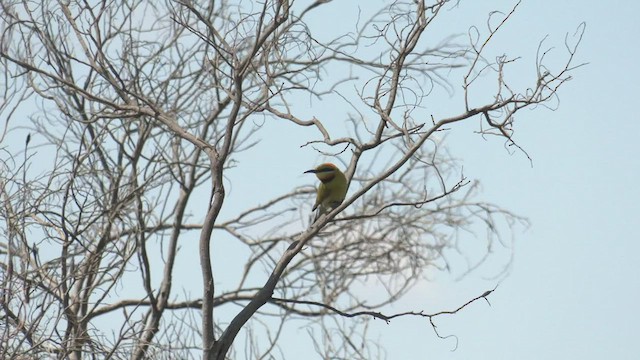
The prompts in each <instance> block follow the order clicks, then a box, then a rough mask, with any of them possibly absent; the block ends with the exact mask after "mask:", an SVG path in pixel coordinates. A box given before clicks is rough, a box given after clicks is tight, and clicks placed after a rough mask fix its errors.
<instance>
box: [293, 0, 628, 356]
mask: <svg viewBox="0 0 640 360" xmlns="http://www.w3.org/2000/svg"><path fill="white" fill-rule="evenodd" d="M514 3H515V2H514V1H483V2H472V1H462V2H461V3H460V6H459V9H457V10H456V11H457V13H456V15H455V17H454V18H455V21H454V20H449V21H451V22H450V23H449V22H447V23H444V24H442V23H441V24H436V26H439V27H441V28H442V29H448V28H451V29H452V30H451V31H454V30H453V29H455V31H464V30H465V29H466V27H467V24H468V23H474V24H477V25H479V26H482V25H484V19H485V17H486V15H487V14H488V12H489V11H490V10H494V9H499V10H502V11H508V10H509V9H510V7H511V6H512V5H513V4H514ZM346 9H347V7H345V8H344V11H343V10H340V5H339V4H337V3H336V4H331V5H329V6H327V9H325V10H324V11H325V12H327V14H332V16H337V17H338V19H337V20H335V21H336V22H339V20H340V19H341V18H345V19H346V18H348V17H349V12H348V11H347V10H346ZM639 13H640V4H639V3H638V2H634V1H612V2H608V3H603V2H596V1H555V0H544V1H523V3H522V4H521V5H520V7H519V8H518V10H517V12H516V14H515V16H514V18H513V19H512V20H511V21H510V22H509V23H508V24H507V25H506V27H505V29H504V31H502V32H501V33H500V34H499V36H497V37H496V39H495V41H494V43H493V45H492V46H491V49H492V50H493V51H495V52H496V54H501V53H503V52H506V53H508V54H509V55H512V56H522V60H521V62H522V63H523V66H525V67H523V68H522V69H523V72H522V73H517V72H516V73H513V74H511V76H513V78H515V80H516V81H517V80H518V79H517V78H518V77H522V78H523V81H525V80H530V78H531V76H532V75H533V74H532V73H531V71H532V70H533V67H532V66H531V62H532V61H534V59H535V51H536V47H537V44H538V41H539V40H541V39H542V38H543V37H544V36H545V35H549V38H548V40H547V43H548V44H551V45H553V46H555V47H556V50H554V51H555V53H554V54H556V55H559V56H560V55H564V53H563V50H564V49H563V41H564V36H565V34H566V33H569V34H573V32H574V31H575V29H576V27H577V26H578V25H579V24H580V23H581V22H582V21H585V22H586V23H587V30H586V33H585V36H584V40H583V42H582V44H581V46H580V48H579V50H578V53H577V59H578V62H588V63H589V64H588V65H587V66H585V67H582V68H580V69H578V70H576V71H575V72H574V74H573V75H574V79H573V80H572V81H570V82H569V83H567V84H566V86H564V87H563V88H562V89H561V91H560V101H561V103H560V106H559V108H558V109H557V110H556V111H549V110H546V109H542V108H540V109H537V110H535V111H523V112H521V113H519V114H518V124H517V125H516V126H517V135H516V136H517V140H518V143H519V144H520V145H521V146H523V147H524V148H525V149H526V151H527V152H528V154H529V155H530V156H531V157H532V159H533V167H531V165H530V163H529V161H528V160H527V159H526V158H525V157H524V156H523V155H522V154H520V153H515V154H514V155H510V154H509V153H508V152H507V151H506V150H505V149H504V147H503V146H502V142H500V141H484V140H483V139H482V138H480V137H478V136H473V135H471V134H470V132H471V131H472V130H473V128H464V127H460V129H459V130H458V131H461V132H463V133H462V134H455V130H454V131H453V133H454V134H455V135H454V134H450V138H449V140H450V141H449V145H450V150H451V151H452V153H453V154H454V155H456V156H457V157H458V158H460V159H462V160H463V164H464V169H465V175H466V176H468V177H469V178H472V179H478V180H479V181H481V183H482V186H483V193H482V195H481V196H480V198H482V199H485V200H488V201H491V202H494V203H497V204H499V205H502V206H504V207H505V208H507V209H510V210H512V211H514V212H516V213H517V214H520V215H523V216H526V217H528V218H529V219H530V221H531V227H530V229H529V230H527V231H518V232H517V233H516V240H515V248H514V261H513V264H512V270H511V272H510V274H509V276H508V277H507V278H506V279H504V280H503V281H502V283H501V284H500V286H499V288H498V290H497V291H496V292H495V293H494V294H492V295H491V296H490V301H491V304H492V306H488V305H487V304H486V303H484V302H478V303H475V304H474V305H472V306H470V307H468V308H466V309H465V310H463V311H462V312H460V313H459V314H457V315H454V316H450V317H441V318H438V319H437V320H436V323H437V325H438V329H439V331H440V332H441V333H442V334H443V335H449V334H453V335H456V336H457V337H458V339H459V343H458V348H457V349H456V350H455V351H453V352H452V351H451V350H452V348H453V347H454V346H455V341H454V340H452V339H449V340H441V339H438V338H437V337H436V336H435V335H434V333H433V330H432V329H431V327H430V326H429V324H428V323H427V322H425V321H423V320H420V319H417V318H413V319H411V318H406V319H401V320H396V321H392V322H391V324H389V325H387V324H385V323H383V322H381V321H378V322H374V324H375V325H374V326H373V328H372V331H373V333H374V334H377V338H378V339H380V343H381V344H382V345H383V346H385V347H386V349H387V355H388V358H389V359H427V358H430V359H493V360H495V359H603V358H610V359H635V358H638V357H639V356H640V348H639V347H638V346H637V344H636V343H635V341H636V340H637V339H638V334H639V333H640V330H639V329H638V324H639V323H640V310H638V308H637V304H638V301H639V299H640V265H639V264H640V261H638V254H639V253H640V230H638V226H637V224H638V216H639V214H640V205H638V201H639V200H640V190H638V185H637V181H638V178H639V177H640V162H639V161H638V159H637V156H638V155H639V154H640V145H639V143H638V140H637V137H638V136H639V135H640V119H639V116H638V111H637V106H638V99H637V96H638V95H639V94H640V76H639V75H638V72H637V71H636V70H635V69H636V67H637V64H636V63H637V61H638V58H639V56H640V52H639V50H640V42H639V41H638V39H637V37H638V36H639V35H640V22H638V20H637V14H639ZM448 19H452V18H451V17H448ZM345 21H346V20H345ZM527 66H528V68H527ZM527 71H529V72H527ZM454 85H455V86H457V84H454ZM456 91H457V92H459V91H460V88H459V86H458V87H457V90H456ZM309 155H312V154H309ZM451 277H453V276H451ZM436 278H437V281H436V282H435V283H425V284H423V285H422V286H420V287H418V288H416V289H415V291H413V292H412V293H411V294H410V295H409V296H408V297H407V298H406V299H404V300H403V301H401V303H399V304H397V305H395V306H394V307H392V308H390V310H393V311H397V312H401V311H407V310H425V312H435V311H439V310H448V309H452V308H455V307H457V306H458V305H460V304H461V303H464V302H465V301H466V300H467V299H469V298H472V297H474V296H477V295H479V294H481V293H482V292H483V291H484V290H487V289H490V288H492V287H493V285H495V283H496V281H495V280H486V279H485V275H484V274H482V271H479V272H476V273H472V274H470V275H468V276H467V277H466V278H464V279H463V280H462V281H448V280H447V278H448V276H446V275H443V274H440V275H438V276H436ZM374 338H376V337H374ZM284 346H285V347H287V345H284ZM300 351H301V352H300V355H301V356H303V354H305V350H304V349H300Z"/></svg>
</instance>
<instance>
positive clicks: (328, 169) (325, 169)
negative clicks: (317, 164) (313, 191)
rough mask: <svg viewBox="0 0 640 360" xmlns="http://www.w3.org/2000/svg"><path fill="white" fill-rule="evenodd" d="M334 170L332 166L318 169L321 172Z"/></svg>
mask: <svg viewBox="0 0 640 360" xmlns="http://www.w3.org/2000/svg"><path fill="white" fill-rule="evenodd" d="M333 171H334V170H333V168H330V167H326V168H322V169H318V172H319V173H327V172H333Z"/></svg>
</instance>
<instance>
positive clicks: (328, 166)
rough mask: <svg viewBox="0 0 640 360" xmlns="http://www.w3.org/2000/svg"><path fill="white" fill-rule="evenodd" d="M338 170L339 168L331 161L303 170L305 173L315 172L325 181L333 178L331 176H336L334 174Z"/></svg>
mask: <svg viewBox="0 0 640 360" xmlns="http://www.w3.org/2000/svg"><path fill="white" fill-rule="evenodd" d="M339 171H340V170H339V169H338V167H336V166H335V165H333V164H332V163H325V164H322V165H318V167H316V168H315V169H311V170H307V171H305V174H306V173H312V174H316V176H317V177H318V179H319V180H320V181H322V182H327V181H331V180H333V178H334V177H336V174H337V173H338V172H339Z"/></svg>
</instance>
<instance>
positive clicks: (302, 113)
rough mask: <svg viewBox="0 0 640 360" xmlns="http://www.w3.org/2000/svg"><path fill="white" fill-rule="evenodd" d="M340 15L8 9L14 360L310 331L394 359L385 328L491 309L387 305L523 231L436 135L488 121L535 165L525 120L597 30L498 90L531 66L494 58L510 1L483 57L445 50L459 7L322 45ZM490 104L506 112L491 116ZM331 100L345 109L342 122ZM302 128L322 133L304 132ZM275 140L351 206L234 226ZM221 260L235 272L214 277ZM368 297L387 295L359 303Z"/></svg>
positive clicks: (218, 344) (400, 17)
mask: <svg viewBox="0 0 640 360" xmlns="http://www.w3.org/2000/svg"><path fill="white" fill-rule="evenodd" d="M330 3H331V1H326V0H317V1H315V2H310V3H309V2H307V3H300V2H296V1H289V0H264V1H262V2H249V3H248V4H247V2H242V1H238V2H234V1H201V2H194V1H188V0H177V1H165V2H158V1H144V0H123V1H106V0H103V1H53V0H50V1H49V0H45V1H42V2H31V1H18V0H7V1H3V2H2V4H1V5H0V6H1V10H0V11H1V12H0V19H1V20H0V21H1V31H2V38H1V40H0V64H1V65H0V66H1V67H0V69H2V81H1V83H0V84H1V85H2V102H1V103H0V114H2V119H3V129H2V137H1V138H0V140H1V144H2V147H1V148H0V150H1V152H2V163H1V173H0V175H1V176H0V189H1V190H0V196H1V197H2V210H1V211H0V222H1V224H2V227H1V228H2V230H3V231H2V237H1V238H0V241H1V242H0V254H1V256H2V264H1V272H0V276H1V278H0V283H1V284H2V287H1V293H0V308H1V309H2V310H1V316H2V321H1V322H0V331H1V332H2V334H1V337H2V346H1V347H0V352H1V353H2V354H1V356H2V358H21V357H22V358H32V359H37V358H48V357H51V356H55V357H58V358H69V359H81V358H131V359H143V358H154V359H155V358H158V359H160V358H171V359H175V358H194V357H200V356H201V357H202V358H204V359H225V358H230V357H232V356H233V357H234V358H235V357H239V356H245V357H247V358H256V359H258V358H260V359H262V358H266V357H269V358H274V357H285V356H286V351H283V350H282V348H281V346H280V345H282V344H279V343H278V339H279V338H280V335H281V332H282V331H283V329H284V328H285V325H286V323H287V322H288V321H289V320H291V319H298V320H300V319H302V320H305V321H308V323H309V324H311V325H310V327H309V334H310V336H311V339H312V341H313V344H314V345H315V347H316V350H317V351H318V352H319V353H320V354H321V355H322V356H323V357H324V358H349V359H354V358H364V359H369V358H373V357H376V356H378V355H380V354H379V353H378V351H377V350H378V349H377V347H376V346H374V345H372V344H371V343H370V342H367V341H366V339H367V337H366V329H367V322H368V321H369V319H372V318H377V319H382V320H385V321H391V320H392V319H393V318H395V317H398V316H418V317H426V318H428V319H429V320H430V321H433V318H434V317H435V316H438V315H443V314H452V313H455V312H457V311H458V310H460V309H462V308H463V307H464V306H466V304H469V303H471V302H472V301H475V300H478V299H482V298H484V297H486V296H488V295H489V293H490V291H487V292H486V293H484V294H479V296H478V297H476V298H475V299H467V300H468V302H466V301H465V302H463V304H452V307H451V309H445V310H438V311H434V312H433V313H430V314H427V313H423V312H418V311H408V312H406V313H401V314H390V313H383V312H382V311H381V309H383V308H384V306H385V305H387V304H390V303H393V302H394V301H396V300H398V299H399V298H400V297H402V296H403V295H404V294H406V292H407V291H408V290H409V289H411V288H412V287H413V285H415V284H416V283H417V282H418V281H422V280H423V279H424V276H425V275H426V274H428V273H430V272H432V271H436V270H439V269H445V268H447V267H448V266H449V262H448V260H447V257H446V252H447V250H449V249H458V248H459V247H460V242H461V241H463V240H464V238H465V237H466V236H471V235H466V234H467V233H466V232H464V231H468V232H469V234H472V233H474V232H476V230H477V229H478V226H485V227H486V228H487V229H488V230H489V232H488V233H489V236H488V237H487V238H486V240H485V241H486V242H487V246H488V247H490V246H493V245H494V243H495V242H496V238H497V237H498V236H500V235H501V234H502V231H509V227H510V226H511V225H513V224H515V223H517V222H520V221H524V220H523V219H521V218H519V217H517V216H515V215H513V214H511V213H509V212H508V211H506V210H504V209H502V208H500V207H498V206H496V205H493V204H489V203H484V202H479V201H477V200H476V199H475V198H474V195H475V193H476V190H477V187H476V186H475V183H474V182H471V181H470V180H467V179H466V178H465V177H464V176H463V174H462V172H461V170H460V167H459V165H458V163H457V162H456V161H455V160H454V159H452V158H451V156H449V155H448V153H447V152H446V150H445V149H444V148H443V146H444V145H443V144H442V141H441V138H439V137H437V136H436V135H438V134H439V133H446V132H448V131H450V130H451V129H452V125H453V124H455V123H458V122H467V121H474V122H477V123H479V124H480V126H479V132H480V133H481V134H483V135H488V134H492V135H497V136H498V137H500V138H502V139H503V140H504V141H505V142H506V144H507V145H508V146H510V147H515V148H518V145H517V144H516V143H515V142H514V140H513V132H514V122H515V116H514V115H515V113H516V112H518V111H519V110H521V109H523V108H527V107H536V106H553V104H554V101H555V100H556V96H557V95H556V94H557V90H558V88H559V87H560V86H561V85H562V84H564V83H565V82H566V81H567V80H569V79H570V73H571V71H572V70H573V69H575V67H576V65H574V54H575V51H576V48H577V46H578V44H579V42H580V39H581V37H582V34H583V31H584V26H580V27H579V28H578V31H577V33H576V34H575V35H574V36H573V37H567V39H566V50H567V56H566V61H565V62H564V63H563V65H562V66H560V67H559V68H549V67H547V65H546V63H545V56H546V54H547V51H546V50H547V48H545V47H543V43H540V47H539V54H538V57H537V62H536V64H535V70H536V73H537V77H536V78H535V79H534V80H533V82H532V83H531V84H530V85H529V86H528V87H526V88H524V89H522V90H518V89H516V88H515V87H513V86H512V85H510V84H509V82H508V81H507V79H506V77H505V69H506V68H508V67H510V66H511V64H512V63H513V62H515V61H516V58H509V57H507V56H503V57H498V58H497V59H495V60H490V59H488V58H486V55H485V54H486V51H487V47H488V46H489V44H490V43H491V40H492V38H493V35H494V34H495V33H497V32H498V31H500V30H501V28H502V27H503V26H504V24H505V23H506V21H507V20H508V19H509V18H510V16H511V14H512V13H513V11H515V10H516V8H517V6H518V5H517V4H516V5H515V6H514V8H513V10H512V11H511V13H493V14H490V15H489V19H488V21H487V23H486V25H487V28H486V29H485V30H480V28H475V27H474V28H471V29H470V31H469V34H468V35H469V36H468V37H467V38H466V39H465V38H459V37H452V36H448V37H444V38H443V39H439V40H437V41H436V40H434V39H433V38H430V37H427V36H426V35H425V33H426V30H427V29H428V28H429V27H430V25H431V24H432V22H433V21H434V19H437V18H440V17H446V16H450V14H453V13H455V11H456V5H457V3H456V2H455V1H454V2H451V1H445V0H441V1H434V2H432V3H428V2H427V1H423V0H419V1H410V2H406V3H405V2H401V1H394V2H393V3H391V4H382V5H381V9H380V10H379V11H377V12H374V13H372V15H371V17H370V18H368V19H354V25H353V31H352V32H349V33H345V34H341V35H340V36H337V37H335V38H330V39H326V36H325V35H324V34H323V33H322V31H321V29H318V26H314V25H313V24H312V23H313V21H314V16H315V14H316V13H317V12H318V11H319V10H320V9H322V8H324V7H326V6H332V5H331V4H330ZM356 20H357V21H356ZM454 73H455V74H458V75H460V74H462V76H461V78H462V79H463V84H462V89H463V94H464V96H463V103H462V104H461V106H460V108H459V109H456V110H455V111H454V110H451V111H449V115H447V116H444V117H435V116H433V112H432V111H431V110H430V109H429V108H428V107H425V104H426V103H427V101H428V99H429V96H430V95H431V93H432V91H434V89H439V88H449V87H452V86H453V85H452V84H451V83H450V79H449V76H450V75H451V74H454ZM480 78H482V79H483V83H482V84H480V83H479V80H478V79H480ZM486 79H491V80H492V81H493V86H492V87H491V88H489V87H487V86H485V85H484V83H485V81H486ZM457 86H458V85H457V84H456V87H457ZM473 91H482V92H484V93H485V94H486V93H489V92H490V91H491V94H492V96H491V98H490V100H489V101H486V102H484V103H476V100H475V97H474V96H473ZM336 99H339V100H340V101H342V102H343V103H344V104H348V105H349V106H350V107H351V108H352V111H351V112H350V113H348V114H347V113H345V114H344V115H343V118H341V119H334V120H331V121H330V120H328V119H327V118H324V117H325V116H327V115H325V114H326V112H325V111H326V108H327V107H328V106H331V102H332V101H336ZM300 101H305V102H307V103H308V104H310V106H311V110H309V109H306V108H305V107H306V106H305V107H303V106H299V104H297V103H298V102H300ZM309 113H311V114H314V115H315V116H314V115H311V116H309V115H308V114H309ZM23 114H28V117H26V116H24V115H23ZM336 123H338V124H340V125H339V126H336ZM268 126H271V127H274V128H277V129H278V130H277V131H276V132H271V133H269V132H268V130H266V129H265V127H268ZM305 127H306V128H309V129H310V130H311V131H313V134H312V135H310V137H309V138H308V139H302V140H296V139H290V138H289V137H288V136H287V132H288V131H291V130H290V129H292V128H295V129H298V128H305ZM263 132H266V133H265V134H269V135H260V134H261V133H263ZM27 134H31V135H27ZM273 134H276V135H273ZM27 136H28V137H27ZM261 136H278V137H282V139H281V140H282V141H297V143H298V144H299V145H300V146H301V147H303V148H305V149H309V148H313V149H315V150H317V151H318V152H319V153H320V154H323V155H324V156H327V157H335V158H336V160H335V161H337V162H338V163H340V162H341V161H342V164H343V165H344V166H345V168H346V169H347V170H346V174H347V177H348V178H349V179H350V192H349V195H348V198H347V199H346V200H345V201H344V203H343V204H342V205H341V206H339V207H338V208H336V209H334V210H333V211H332V212H331V213H329V214H326V215H323V216H322V217H320V219H318V221H316V222H315V223H313V224H311V225H310V226H305V225H304V224H305V223H306V216H307V214H306V213H307V212H308V210H309V208H310V205H311V203H312V197H313V193H314V189H313V188H311V187H310V186H306V187H295V184H293V183H292V184H291V187H295V188H294V189H293V190H291V191H289V192H286V193H281V194H277V195H275V197H274V198H273V199H271V200H269V201H267V202H264V203H246V204H234V207H232V208H233V209H241V210H233V211H226V210H225V211H226V212H225V211H223V209H227V208H230V204H229V201H226V200H227V199H229V195H228V190H227V189H228V187H229V185H230V184H231V185H233V184H234V182H237V181H239V179H238V175H237V173H236V172H234V170H235V169H236V168H238V169H242V167H243V161H242V159H241V156H242V154H244V153H247V152H251V151H258V147H257V146H258V145H257V141H258V140H259V139H260V137H261ZM25 137H26V138H25ZM15 139H26V141H22V140H20V141H16V140H15ZM274 157H278V158H281V159H286V158H287V154H274ZM286 165H287V166H290V167H294V168H296V171H298V170H300V171H302V170H306V169H307V168H310V167H312V166H313V165H314V164H290V163H287V164H286ZM250 172H251V170H250V169H249V170H246V171H245V173H244V174H245V176H246V175H247V174H249V173H250ZM309 181H310V182H311V180H309ZM268 182H269V178H263V179H261V183H258V182H256V183H255V191H256V192H262V188H263V187H265V186H269V184H268ZM461 234H464V235H461ZM196 241H197V244H198V245H197V247H191V245H190V244H192V243H194V242H196ZM230 246H231V247H235V248H236V249H237V248H241V249H242V251H240V252H238V253H226V252H227V251H230V250H228V249H229V248H230ZM189 247H191V248H193V249H195V248H197V253H198V258H199V273H198V274H197V275H195V274H193V276H194V277H195V278H196V279H197V278H201V279H202V283H201V286H200V290H199V291H198V292H197V293H196V294H194V293H192V291H191V290H189V289H188V286H189V283H192V280H191V279H187V277H188V276H189V275H185V274H184V273H180V274H179V271H180V270H181V269H180V268H179V266H178V265H177V263H179V262H182V263H185V262H187V263H188V262H193V260H192V259H195V256H194V253H189V252H187V251H182V250H181V249H183V248H189ZM194 252H195V251H194ZM485 255H488V251H487V254H485ZM212 256H213V258H212ZM224 256H229V257H234V258H235V257H237V258H238V259H242V260H241V261H242V262H241V263H238V265H237V266H236V267H235V268H234V269H228V270H226V271H222V272H214V269H215V263H213V260H212V259H216V258H220V257H224ZM481 258H483V256H481ZM231 272H237V273H239V276H237V279H233V278H230V277H228V276H227V275H226V273H231ZM265 274H268V277H266V279H265V278H264V275H265ZM221 282H222V284H221ZM372 283H374V284H375V285H374V286H378V287H380V288H381V289H384V292H382V293H381V296H380V297H379V298H376V299H371V298H368V299H367V298H364V297H363V295H362V293H361V292H360V291H359V289H361V288H362V287H363V286H366V285H368V284H372ZM234 306H236V307H238V308H239V311H237V312H236V310H235V309H236V307H234ZM214 310H215V316H214ZM432 324H433V322H432ZM243 329H244V332H243ZM434 329H435V326H434ZM239 334H242V335H241V336H242V338H243V339H244V346H242V345H239V343H238V340H237V339H238V335H239ZM335 334H339V335H338V336H335ZM436 334H437V333H436ZM355 339H358V341H355Z"/></svg>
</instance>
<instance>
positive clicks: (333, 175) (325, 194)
mask: <svg viewBox="0 0 640 360" xmlns="http://www.w3.org/2000/svg"><path fill="white" fill-rule="evenodd" d="M306 173H313V174H316V176H317V177H318V179H319V180H320V186H318V193H317V195H316V203H315V204H314V205H313V211H315V210H316V209H317V210H318V212H317V213H316V216H315V218H314V219H313V222H315V221H316V220H317V219H318V218H319V217H320V216H321V215H322V214H326V213H328V212H330V211H331V210H333V209H335V208H336V207H338V206H339V205H340V204H342V202H343V201H344V198H345V196H346V195H347V189H348V183H347V178H346V176H344V173H343V172H342V171H340V169H338V168H337V167H336V166H335V165H333V164H331V163H325V164H322V165H319V166H318V167H316V168H315V169H312V170H307V171H305V174H306Z"/></svg>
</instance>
